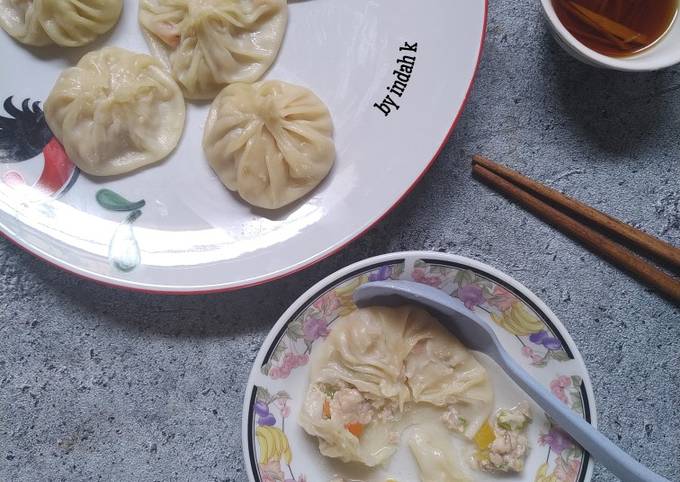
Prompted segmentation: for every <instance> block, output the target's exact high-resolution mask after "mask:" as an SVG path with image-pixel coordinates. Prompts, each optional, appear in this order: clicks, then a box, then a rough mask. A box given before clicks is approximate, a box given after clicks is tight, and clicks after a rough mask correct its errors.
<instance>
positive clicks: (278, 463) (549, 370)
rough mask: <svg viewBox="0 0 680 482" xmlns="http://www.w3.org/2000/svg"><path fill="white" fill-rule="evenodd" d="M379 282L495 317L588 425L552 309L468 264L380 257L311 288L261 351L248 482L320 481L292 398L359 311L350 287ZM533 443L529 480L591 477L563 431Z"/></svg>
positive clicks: (247, 431) (254, 377)
mask: <svg viewBox="0 0 680 482" xmlns="http://www.w3.org/2000/svg"><path fill="white" fill-rule="evenodd" d="M376 260H378V261H379V262H376ZM352 268H354V269H352ZM385 279H407V280H412V281H417V282H420V283H425V284H428V285H430V286H434V287H437V288H439V289H442V290H443V291H445V292H447V293H449V294H451V296H454V297H456V298H458V299H460V300H461V301H462V302H463V303H465V305H466V306H467V307H468V308H469V309H472V310H474V311H475V312H477V313H478V314H479V315H480V316H482V317H487V318H488V319H490V320H492V321H493V322H494V323H495V326H496V332H497V334H498V335H499V336H501V335H503V334H505V336H501V339H502V341H503V343H504V344H505V343H508V344H512V343H514V344H515V348H516V350H515V353H516V355H515V357H516V360H517V361H518V362H519V363H521V364H522V365H524V366H525V367H526V368H528V369H530V371H532V373H535V374H536V376H537V378H539V380H541V381H542V382H543V383H544V384H545V386H546V387H547V388H550V390H552V392H553V393H554V394H555V395H556V396H557V397H558V398H560V400H562V401H563V402H565V403H566V404H567V405H569V406H570V407H571V408H572V409H573V410H574V411H576V412H578V413H580V414H581V415H583V416H584V418H586V419H587V420H589V421H591V420H593V419H594V410H593V408H592V407H593V404H592V391H591V389H590V385H589V381H588V376H587V372H586V370H585V367H584V366H583V362H582V361H581V360H580V356H579V355H578V352H577V351H576V348H575V346H574V345H573V342H572V341H571V340H570V337H569V335H568V333H567V332H566V330H565V329H564V328H563V327H562V326H561V324H560V323H559V321H558V320H557V319H556V318H555V316H554V315H553V314H552V313H551V312H550V311H549V309H548V308H546V307H544V306H543V305H542V303H541V302H540V300H538V299H537V298H535V296H533V294H531V292H529V291H528V290H527V289H526V288H524V287H522V286H521V285H519V284H518V283H516V282H514V280H511V279H510V278H508V277H507V276H505V275H503V274H502V273H498V272H497V271H495V270H493V268H490V267H487V266H485V265H482V264H480V263H477V262H474V261H472V260H467V259H465V258H460V257H456V256H451V255H444V254H440V253H422V252H419V253H395V254H393V255H384V256H381V257H378V258H374V259H371V260H366V261H364V262H361V263H357V264H356V265H353V266H352V267H348V268H346V269H345V270H341V271H340V272H339V273H336V274H335V275H332V276H330V277H329V278H327V279H326V280H324V281H322V282H320V283H319V284H317V286H315V287H314V288H312V289H311V290H310V291H308V292H307V293H306V294H305V295H303V296H302V297H301V298H300V299H299V300H298V302H296V303H295V304H294V305H293V306H292V307H291V308H290V309H289V310H288V312H287V313H286V314H284V316H283V317H282V318H281V319H280V320H279V322H278V323H277V324H276V326H275V327H274V329H273V330H272V332H271V333H270V335H269V337H268V339H267V341H266V342H265V344H264V345H263V347H262V349H261V350H260V353H259V354H258V357H257V359H256V362H255V367H254V368H253V372H252V373H251V378H250V381H249V387H248V389H247V391H246V401H245V408H244V430H243V435H244V454H245V457H246V465H247V467H248V475H249V477H250V480H251V481H252V482H303V481H305V482H306V481H307V480H310V481H311V480H316V479H315V476H314V474H313V473H312V472H311V471H312V470H313V469H312V468H311V466H312V465H313V464H311V463H310V461H311V460H315V458H318V457H320V455H319V454H318V449H316V448H315V449H314V451H313V452H314V453H310V448H309V447H310V445H309V443H310V442H309V440H305V436H304V434H301V433H299V432H300V431H301V429H299V427H298V426H297V424H296V423H295V421H294V420H295V418H296V413H297V412H296V410H298V409H299V405H300V404H301V398H302V397H300V396H296V394H297V393H303V391H304V388H302V389H301V387H304V386H305V385H306V377H307V369H306V368H305V367H306V366H307V364H308V362H309V356H310V354H311V351H312V348H313V346H314V344H315V343H317V342H318V341H319V340H323V339H324V338H325V337H326V336H328V334H329V333H330V332H331V330H332V329H333V323H334V322H335V321H336V320H337V319H338V318H340V317H341V316H344V315H346V314H348V313H351V312H352V311H353V310H355V309H356V306H355V305H354V303H353V302H352V294H353V292H354V290H355V289H356V288H358V287H359V286H361V285H362V284H364V283H366V282H369V281H376V280H385ZM291 394H292V396H291ZM291 427H292V428H291ZM532 445H533V449H532V451H533V452H536V453H540V457H539V456H537V457H536V460H537V461H538V462H537V463H535V464H534V465H533V466H531V467H529V466H528V467H527V469H526V470H525V472H524V473H525V476H526V477H527V478H528V479H527V480H536V481H537V482H582V481H587V480H589V478H590V475H591V472H592V468H591V465H592V464H591V463H589V462H590V461H589V457H588V454H587V453H586V452H584V451H583V450H582V449H581V448H580V447H578V445H576V444H575V443H574V442H573V441H571V439H570V438H569V437H568V436H567V435H566V434H565V433H564V432H563V431H561V430H560V429H559V427H556V426H554V425H552V424H551V423H550V422H549V421H547V422H546V423H545V426H541V428H540V433H539V434H537V435H536V439H535V440H534V441H533V442H532ZM312 446H314V447H315V445H314V444H312ZM319 482H326V481H319ZM400 482H402V481H401V479H400ZM404 482H406V481H404Z"/></svg>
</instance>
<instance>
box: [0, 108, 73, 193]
mask: <svg viewBox="0 0 680 482" xmlns="http://www.w3.org/2000/svg"><path fill="white" fill-rule="evenodd" d="M3 108H4V111H5V113H2V112H0V181H2V183H4V184H5V185H7V186H9V187H14V188H20V187H33V188H34V190H36V191H38V192H40V193H42V194H43V195H47V196H50V197H60V196H62V195H63V194H65V193H66V192H67V191H68V190H69V189H70V188H71V186H72V185H73V184H74V183H75V181H76V179H77V178H78V173H79V170H78V168H77V167H76V166H75V165H74V164H73V162H72V161H71V160H70V159H69V158H68V156H67V155H66V151H64V148H63V146H62V145H61V144H60V143H59V141H58V140H57V138H56V137H54V135H53V134H52V131H51V130H50V128H49V126H48V125H47V122H46V121H45V115H44V114H43V111H42V109H41V108H40V102H39V101H34V102H31V100H30V99H24V100H23V102H22V103H21V106H20V107H17V106H15V105H14V100H13V97H12V96H10V97H8V98H6V99H5V101H4V102H3Z"/></svg>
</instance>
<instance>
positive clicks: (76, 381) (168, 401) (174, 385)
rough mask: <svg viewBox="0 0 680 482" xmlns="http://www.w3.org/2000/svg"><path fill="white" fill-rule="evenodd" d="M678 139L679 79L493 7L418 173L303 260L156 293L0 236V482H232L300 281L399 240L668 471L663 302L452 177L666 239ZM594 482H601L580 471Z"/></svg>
mask: <svg viewBox="0 0 680 482" xmlns="http://www.w3.org/2000/svg"><path fill="white" fill-rule="evenodd" d="M679 134H680V69H679V68H675V69H670V70H667V71H664V72H659V73H650V74H639V75H630V74H627V75H626V74H620V73H615V72H605V71H598V70H594V69H592V68H590V67H587V66H584V65H582V64H579V63H577V62H576V61H574V60H572V59H571V58H570V57H568V56H567V55H566V54H564V53H563V52H562V51H561V50H560V49H559V48H558V47H557V45H556V44H555V43H554V42H553V40H552V39H551V38H550V36H549V34H548V32H547V29H546V27H545V26H544V24H543V21H542V19H541V18H540V16H539V12H538V1H537V0H522V1H518V0H494V1H492V2H491V6H490V22H489V31H488V41H487V43H486V49H485V53H484V57H483V62H482V64H481V70H480V72H479V77H478V80H477V83H476V85H475V88H474V91H473V94H472V96H471V99H470V103H469V105H468V107H467V110H466V111H465V114H464V115H463V116H462V118H461V120H460V123H459V125H458V128H457V129H456V131H455V133H454V135H453V137H452V138H451V139H450V141H449V143H448V145H447V147H446V149H445V150H444V152H443V154H442V155H441V157H440V159H439V160H438V162H437V163H436V164H435V165H434V167H433V168H432V170H431V171H430V172H429V173H428V174H427V175H426V176H425V178H424V179H423V181H422V182H421V183H420V184H419V186H418V187H417V188H416V189H415V191H414V192H413V193H412V194H411V195H410V196H409V197H408V199H406V200H405V201H404V202H403V203H402V204H401V206H399V207H398V208H397V209H396V210H395V211H394V212H392V214H391V215H389V216H388V217H387V218H386V219H385V220H384V221H383V222H381V223H380V224H379V225H378V226H377V227H375V228H374V229H372V230H371V231H370V232H369V233H368V234H367V235H366V236H364V237H363V238H361V239H359V240H358V241H356V242H354V243H353V244H352V245H351V246H349V247H348V248H347V249H345V250H344V251H342V252H341V253H339V254H337V255H335V256H333V257H332V258H330V259H328V260H326V261H324V262H322V263H320V264H319V265H317V266H316V267H314V268H311V269H308V270H307V271H305V272H303V273H300V274H297V275H295V276H292V277H290V278H288V279H285V280H283V281H278V282H276V283H273V284H270V285H268V286H263V287H258V288H254V289H249V290H247V291H242V292H236V293H229V294H220V295H211V296H201V297H188V298H187V297H156V296H149V295H143V294H135V293H126V292H120V291H116V290H112V289H107V288H102V287H100V286H97V285H95V284H92V283H89V282H85V281H82V280H79V279H76V278H74V277H73V276H71V275H68V274H65V273H62V272H61V271H58V270H57V269H54V268H52V267H50V266H47V265H46V264H44V263H43V262H41V261H39V260H36V259H34V258H33V257H31V256H29V255H27V254H25V253H24V252H22V251H20V250H19V249H17V248H15V247H14V246H12V245H11V244H9V243H7V242H6V241H0V310H1V311H0V480H2V481H18V480H89V479H95V480H98V479H101V480H129V481H132V480H134V481H137V480H139V481H146V480H163V481H166V480H198V481H203V480H206V481H207V480H230V481H243V480H246V475H245V474H244V469H243V464H242V458H241V442H240V440H241V438H240V425H241V417H240V411H241V410H240V409H241V402H242V396H243V390H244V386H245V382H246V378H247V375H248V371H249V369H250V363H251V362H252V360H253V359H254V357H255V354H256V352H257V350H258V348H259V346H260V343H261V342H262V340H263V339H264V336H265V334H266V333H267V330H268V329H269V327H270V326H271V324H272V323H273V322H274V320H275V319H276V318H277V317H278V316H279V314H280V313H281V312H282V311H283V310H284V309H285V308H286V306H287V305H288V304H289V303H290V302H291V301H292V300H293V299H295V298H296V297H297V296H298V295H299V294H300V293H302V292H303V291H304V290H305V289H306V288H307V287H309V286H310V285H311V284H312V283H313V282H315V281H316V280H318V279H319V278H321V277H323V276H325V275H327V274H329V273H331V272H333V271H334V270H336V269H337V268H340V267H342V266H344V265H346V264H348V263H351V262H353V261H356V260H359V259H362V258H364V257H366V256H370V255H375V254H379V253H384V252H388V251H394V250H402V249H432V250H436V251H445V252H450V253H458V254H462V255H466V256H470V257H473V258H476V259H479V260H482V261H484V262H487V263H490V264H492V265H494V266H496V267H498V268H500V269H501V270H504V271H506V272H507V273H509V274H511V275H512V276H514V277H516V278H517V279H518V280H520V281H521V282H523V283H524V284H526V285H527V286H528V287H529V288H530V289H532V290H534V291H535V292H536V293H537V294H539V296H541V297H542V298H543V299H544V300H545V301H546V302H547V304H548V305H549V306H551V307H552V308H553V310H554V311H555V312H556V313H557V315H558V316H559V317H560V318H561V319H562V320H563V321H564V323H565V324H566V326H567V327H568V329H569V330H570V331H571V333H572V335H573V336H574V338H575V339H576V342H577V344H578V346H579V347H580V350H581V353H582V354H583V356H584V358H585V361H586V364H587V365H588V368H589V369H590V373H591V375H592V378H593V382H594V386H595V391H596V398H597V406H598V412H599V417H600V427H601V428H602V430H604V432H605V433H606V434H607V435H608V436H609V437H610V438H612V439H613V440H615V441H618V442H619V443H620V444H621V446H622V447H623V448H624V449H626V450H627V451H629V452H630V453H632V454H633V455H634V456H635V457H637V458H639V459H641V460H643V461H644V462H645V463H647V464H649V465H650V466H651V467H652V468H654V469H655V470H657V471H658V472H660V473H662V474H664V475H665V476H666V477H668V478H669V479H671V480H675V481H677V480H680V429H679V428H678V427H679V425H678V413H679V412H680V390H679V385H680V360H679V358H680V313H679V312H678V307H677V306H674V305H673V304H671V303H669V302H667V301H665V300H664V299H662V298H660V297H659V296H657V295H656V294H654V293H653V292H651V291H650V290H649V289H647V288H646V287H644V286H642V285H641V284H639V283H637V282H636V281H634V280H632V279H631V278H629V277H628V276H626V275H625V274H623V273H621V272H620V271H618V270H617V269H615V268H613V267H611V266H609V265H608V264H606V263H605V262H603V261H601V260H600V259H599V258H597V257H595V256H593V255H592V254H590V253H589V252H588V251H586V250H585V249H583V248H582V247H580V246H579V245H577V244H575V243H574V242H572V241H571V240H569V239H567V238H565V237H564V236H562V235H561V234H560V233H558V232H556V231H554V230H553V229H551V228H550V227H548V226H546V225H545V224H543V223H542V222H540V221H538V220H536V219H535V218H533V217H532V216H531V215H529V214H527V213H526V212H524V211H523V210H521V209H519V208H518V207H516V206H514V205H512V204H510V203H509V202H507V201H506V200H504V199H503V198H501V197H499V196H498V195H496V194H494V193H493V192H491V191H490V190H488V189H487V188H486V187H484V186H482V185H480V184H479V183H478V182H476V181H474V180H472V179H471V178H470V175H469V171H470V169H469V157H470V155H471V154H473V153H477V152H480V153H484V154H486V155H488V156H490V157H492V158H495V159H497V160H501V161H504V162H507V163H508V164H511V165H512V166H514V167H516V168H519V169H520V170H522V171H524V172H525V173H527V174H528V175H530V176H532V177H534V178H536V179H540V180H542V181H544V182H546V183H547V184H549V185H551V186H554V187H556V188H558V189H561V190H563V191H566V192H567V193H568V194H570V195H573V196H575V197H577V198H579V199H581V200H583V201H585V202H587V203H590V204H592V205H594V206H596V207H598V208H600V209H602V210H604V211H606V212H608V213H611V214H612V215H614V216H617V217H619V218H621V219H623V220H625V221H627V222H629V223H632V224H634V225H636V226H640V227H642V228H644V229H646V230H647V231H649V232H650V233H652V234H654V235H657V236H660V237H662V238H663V239H666V240H668V241H670V242H673V243H675V244H678V245H680V192H679V190H678V179H679V176H678V174H679V173H680V159H679V157H680V135H679ZM595 480H596V481H598V482H600V481H611V480H615V479H614V478H613V477H612V476H611V475H609V474H607V473H606V472H605V471H604V470H602V469H600V468H598V469H597V470H596V474H595ZM310 482H317V481H310Z"/></svg>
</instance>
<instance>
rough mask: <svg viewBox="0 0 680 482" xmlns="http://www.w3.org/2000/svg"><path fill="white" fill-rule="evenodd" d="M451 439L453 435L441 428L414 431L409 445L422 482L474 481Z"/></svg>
mask: <svg viewBox="0 0 680 482" xmlns="http://www.w3.org/2000/svg"><path fill="white" fill-rule="evenodd" d="M450 438H451V435H450V434H449V433H448V432H447V431H446V430H444V429H442V428H441V427H436V426H427V427H416V428H414V429H413V432H412V433H411V434H410V437H409V440H408V444H409V447H410V448H411V453H413V456H414V457H415V459H416V461H417V462H418V467H419V468H420V480H421V481H422V482H471V481H472V478H471V477H470V476H469V475H468V472H467V470H466V469H465V468H464V464H463V463H462V460H461V458H460V453H459V452H458V451H457V450H456V449H455V448H454V447H453V445H452V444H451V440H450Z"/></svg>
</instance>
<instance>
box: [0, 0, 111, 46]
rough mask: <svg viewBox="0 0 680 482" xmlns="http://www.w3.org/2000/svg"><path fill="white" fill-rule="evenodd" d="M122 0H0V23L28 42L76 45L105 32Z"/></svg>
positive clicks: (90, 40)
mask: <svg viewBox="0 0 680 482" xmlns="http://www.w3.org/2000/svg"><path fill="white" fill-rule="evenodd" d="M122 8H123V0H0V26H2V28H3V29H5V30H6V31H7V33H9V34H10V35H11V36H12V37H14V38H15V39H17V40H18V41H19V42H22V43H25V44H28V45H38V46H41V45H48V44H51V43H56V44H58V45H62V46H65V47H77V46H80V45H85V44H87V43H90V42H92V41H93V40H94V39H95V38H97V37H98V36H99V35H101V34H103V33H105V32H108V31H109V30H110V29H111V27H113V25H114V24H115V23H116V22H117V21H118V17H120V12H121V10H122Z"/></svg>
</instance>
